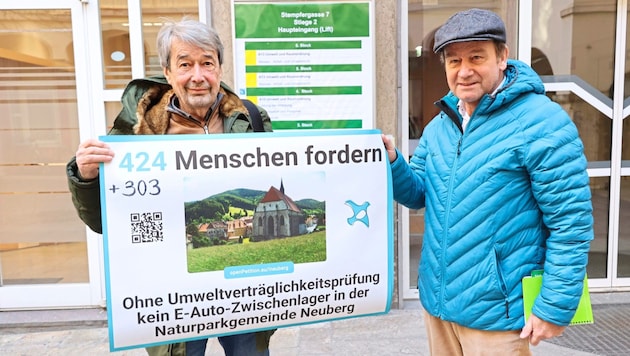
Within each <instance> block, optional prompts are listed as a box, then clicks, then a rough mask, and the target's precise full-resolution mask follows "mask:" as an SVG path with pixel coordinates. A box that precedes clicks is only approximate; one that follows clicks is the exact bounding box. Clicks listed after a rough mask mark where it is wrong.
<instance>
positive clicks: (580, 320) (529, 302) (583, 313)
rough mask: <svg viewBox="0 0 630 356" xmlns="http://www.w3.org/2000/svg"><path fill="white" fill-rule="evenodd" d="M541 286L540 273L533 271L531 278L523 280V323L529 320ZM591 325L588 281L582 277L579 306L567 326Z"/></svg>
mask: <svg viewBox="0 0 630 356" xmlns="http://www.w3.org/2000/svg"><path fill="white" fill-rule="evenodd" d="M541 286H542V271H534V272H532V275H531V276H527V277H524V278H523V309H524V311H525V321H526V322H527V319H529V316H530V315H531V314H532V308H533V307H534V301H535V300H536V297H537V296H538V294H539V293H540V288H541ZM592 323H593V307H592V305H591V296H590V294H589V293H588V279H587V278H586V276H584V289H583V290H582V297H581V298H580V304H578V308H577V310H576V311H575V316H573V319H571V323H570V324H569V325H577V324H592Z"/></svg>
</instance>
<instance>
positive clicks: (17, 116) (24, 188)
mask: <svg viewBox="0 0 630 356" xmlns="http://www.w3.org/2000/svg"><path fill="white" fill-rule="evenodd" d="M6 3H7V2H3V4H2V5H0V112H2V115H1V118H0V310H9V309H34V308H56V307H80V306H94V305H103V304H104V302H103V299H104V298H103V296H102V294H103V293H102V288H101V285H102V283H101V277H100V276H101V273H100V269H99V265H100V263H99V259H100V258H99V256H100V251H99V249H100V241H99V240H98V237H97V236H96V235H94V236H92V235H93V234H91V233H90V236H88V232H87V231H86V228H85V225H84V224H83V223H82V222H81V221H80V220H79V219H78V217H77V214H76V212H75V211H74V208H73V206H72V201H71V197H70V194H69V192H68V188H67V183H66V178H65V164H66V162H67V161H68V160H69V159H70V158H71V157H72V156H73V155H74V152H75V151H76V148H77V146H78V144H79V117H80V116H81V117H91V113H90V111H91V110H89V107H90V105H89V103H87V101H88V98H89V92H90V88H89V75H88V73H87V72H88V71H87V69H86V68H87V62H88V61H87V57H88V56H87V54H86V53H87V51H86V48H84V46H85V43H87V41H86V40H85V38H84V37H83V36H84V33H85V31H84V30H85V29H86V28H87V26H86V25H85V24H86V23H87V21H86V20H87V19H86V18H85V17H87V16H88V15H87V14H89V13H90V11H88V10H89V7H90V6H95V5H90V4H88V2H87V1H86V2H85V3H84V2H82V1H77V0H50V1H45V2H43V1H32V0H26V1H20V2H13V4H12V5H6ZM18 4H19V5H18ZM79 93H80V94H79ZM84 120H85V119H84Z"/></svg>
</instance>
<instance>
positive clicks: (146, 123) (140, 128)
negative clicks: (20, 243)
mask: <svg viewBox="0 0 630 356" xmlns="http://www.w3.org/2000/svg"><path fill="white" fill-rule="evenodd" d="M220 93H221V94H220V95H221V99H220V102H219V103H218V107H217V109H218V110H219V117H221V118H223V132H224V133H244V132H253V129H252V124H251V118H250V116H249V113H248V112H247V109H246V108H245V106H244V105H243V103H242V101H241V100H240V99H239V97H238V96H237V95H236V94H235V93H234V92H233V91H232V89H230V88H229V87H228V86H227V85H226V84H225V83H221V90H220ZM171 95H173V93H172V88H171V86H170V85H169V84H168V82H167V81H166V78H164V76H155V77H149V78H145V79H135V80H133V81H131V82H130V83H129V84H128V85H127V87H126V88H125V90H124V92H123V95H122V99H121V102H122V107H123V108H122V110H121V111H120V113H119V114H118V116H117V117H116V119H115V121H114V126H113V127H112V129H111V130H110V131H109V133H108V134H109V135H150V134H154V135H161V134H165V133H166V129H167V128H168V123H169V117H170V115H171V114H170V113H168V112H167V110H166V105H167V104H168V99H169V97H170V96H171ZM258 110H259V111H260V115H261V116H262V120H263V126H264V129H265V131H271V120H270V119H269V115H268V114H267V112H266V111H265V110H264V109H263V108H261V107H258ZM138 118H140V120H138ZM139 121H140V122H139ZM66 173H67V176H68V187H69V188H70V193H71V194H72V202H73V204H74V207H75V208H76V210H77V213H78V214H79V218H80V219H81V220H82V221H83V222H84V223H85V224H86V225H87V226H89V227H90V229H92V230H93V231H94V232H96V233H99V234H100V233H102V231H103V226H102V222H101V198H100V188H99V179H98V177H97V178H96V179H93V180H89V181H86V180H83V179H81V177H80V176H79V173H78V167H77V163H76V160H75V157H73V158H72V159H71V160H70V162H68V164H67V166H66ZM274 331H275V330H267V331H261V332H257V333H256V346H257V347H258V348H259V349H266V348H268V347H269V339H270V338H271V335H272V334H273V333H274ZM147 351H148V353H149V355H151V356H176V355H177V356H180V355H182V356H183V355H185V354H186V347H185V344H184V343H175V344H168V345H161V346H154V347H150V348H147Z"/></svg>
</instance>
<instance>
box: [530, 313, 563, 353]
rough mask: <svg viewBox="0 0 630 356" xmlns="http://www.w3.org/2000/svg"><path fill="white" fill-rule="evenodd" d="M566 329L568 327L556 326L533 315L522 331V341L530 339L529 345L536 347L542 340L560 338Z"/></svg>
mask: <svg viewBox="0 0 630 356" xmlns="http://www.w3.org/2000/svg"><path fill="white" fill-rule="evenodd" d="M564 329H566V326H560V325H556V324H554V323H550V322H548V321H544V320H542V319H540V318H539V317H537V316H536V315H534V314H532V315H530V316H529V320H527V323H526V324H525V327H524V328H523V330H522V331H521V339H525V338H528V337H529V343H530V344H532V345H534V346H536V345H538V343H540V342H541V341H542V340H545V339H550V338H552V337H556V336H560V335H562V333H563V332H564Z"/></svg>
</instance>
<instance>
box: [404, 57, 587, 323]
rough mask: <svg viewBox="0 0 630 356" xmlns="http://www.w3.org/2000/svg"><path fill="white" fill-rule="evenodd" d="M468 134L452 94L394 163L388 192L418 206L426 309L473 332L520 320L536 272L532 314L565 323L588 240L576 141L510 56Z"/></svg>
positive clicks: (535, 81)
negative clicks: (538, 287)
mask: <svg viewBox="0 0 630 356" xmlns="http://www.w3.org/2000/svg"><path fill="white" fill-rule="evenodd" d="M506 76H507V81H506V83H505V85H504V87H502V88H501V89H500V90H499V91H498V92H497V93H496V95H495V96H494V97H492V96H490V95H485V96H484V97H483V98H482V99H481V101H480V103H479V105H478V106H477V108H476V110H475V112H474V113H473V115H472V117H471V119H470V123H469V124H468V126H467V129H466V131H465V133H463V134H462V131H461V116H460V115H459V113H458V111H457V101H458V99H457V98H456V97H455V96H454V95H453V94H452V93H448V94H447V95H446V96H445V97H444V98H443V99H442V100H441V101H440V102H438V103H436V104H438V106H440V107H441V109H442V112H440V114H438V115H437V116H436V117H435V118H434V119H433V120H432V121H431V122H430V123H429V124H428V125H427V127H426V128H425V129H424V133H423V136H422V138H421V139H420V142H419V145H418V147H417V148H416V150H415V152H414V154H413V157H412V158H411V160H410V162H409V164H407V163H406V161H405V159H404V158H403V157H401V155H400V154H399V155H398V158H397V159H396V161H394V162H393V163H392V177H393V187H394V199H395V200H396V201H398V202H399V203H401V204H403V205H405V206H407V207H409V208H413V209H418V208H422V207H426V210H425V233H424V241H423V246H422V255H421V260H420V266H419V269H418V272H419V281H418V286H419V291H420V300H421V302H422V305H423V306H424V308H425V309H426V310H427V311H428V312H429V313H430V314H432V315H434V316H437V317H439V318H441V319H443V320H447V321H452V322H455V323H458V324H460V325H463V326H466V327H469V328H474V329H481V330H518V329H521V328H522V327H523V326H524V317H523V300H522V290H521V278H523V277H524V276H526V275H530V274H531V272H532V270H535V269H542V268H543V267H544V270H545V273H544V275H543V287H542V291H541V294H540V296H539V297H538V298H537V300H536V302H535V305H534V309H533V313H534V314H535V315H536V316H538V317H539V318H541V319H543V320H546V321H549V322H552V323H554V324H558V325H567V324H568V323H569V322H570V321H571V318H572V317H573V314H574V312H575V309H576V308H577V304H578V301H579V298H580V295H581V292H582V281H583V278H584V274H585V271H586V264H587V260H588V255H587V253H588V250H589V244H590V241H591V240H592V238H593V217H592V205H591V192H590V187H589V178H588V175H587V172H586V158H585V156H584V153H583V150H584V149H583V145H582V141H581V140H580V138H579V136H578V132H577V129H576V127H575V125H574V124H573V122H572V121H571V119H570V118H569V116H568V115H567V114H566V112H564V111H563V109H562V108H561V107H560V106H559V105H558V104H556V103H554V102H552V101H551V100H550V99H549V98H547V97H546V96H545V95H544V92H545V90H544V86H543V84H542V82H541V81H540V78H539V77H538V75H537V74H536V73H535V72H534V71H533V70H532V69H531V68H530V67H529V66H527V65H526V64H524V63H522V62H519V61H515V60H509V61H508V67H507V69H506Z"/></svg>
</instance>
